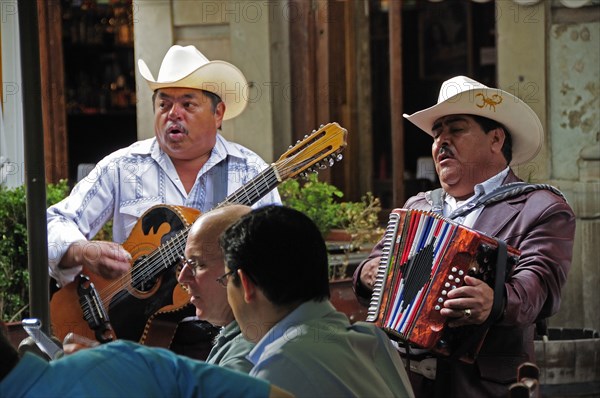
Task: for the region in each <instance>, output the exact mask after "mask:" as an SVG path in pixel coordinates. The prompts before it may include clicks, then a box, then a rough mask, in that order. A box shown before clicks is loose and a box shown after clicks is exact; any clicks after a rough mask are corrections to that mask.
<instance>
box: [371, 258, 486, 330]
mask: <svg viewBox="0 0 600 398" xmlns="http://www.w3.org/2000/svg"><path fill="white" fill-rule="evenodd" d="M365 265H366V264H365ZM493 302H494V291H493V290H492V288H491V287H489V286H488V284H487V283H485V282H483V281H482V280H479V279H477V278H473V277H471V276H466V277H465V284H464V286H461V287H458V288H456V289H454V290H450V291H449V292H448V296H447V299H446V301H445V302H444V308H442V310H441V311H440V313H441V314H442V315H443V316H446V317H448V318H449V322H448V326H450V327H457V326H463V325H471V324H481V323H483V322H484V321H485V320H486V319H487V317H488V316H489V315H490V311H491V310H492V304H493Z"/></svg>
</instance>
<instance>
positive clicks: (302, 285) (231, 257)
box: [221, 205, 329, 306]
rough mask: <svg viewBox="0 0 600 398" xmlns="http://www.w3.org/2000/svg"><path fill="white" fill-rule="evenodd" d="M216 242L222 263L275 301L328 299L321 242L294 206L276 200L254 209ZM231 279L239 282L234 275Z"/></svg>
mask: <svg viewBox="0 0 600 398" xmlns="http://www.w3.org/2000/svg"><path fill="white" fill-rule="evenodd" d="M221 247H222V248H223V252H224V255H225V262H226V264H227V267H228V268H229V269H230V270H237V269H242V270H243V271H244V272H245V273H246V274H247V275H248V277H249V278H250V279H251V280H252V281H253V282H254V283H255V284H256V285H257V286H258V287H259V288H260V289H261V290H262V291H263V293H264V295H265V296H266V297H267V299H268V300H269V301H271V302H272V303H273V304H275V305H280V306H285V305H289V304H294V303H301V302H305V301H309V300H323V299H326V298H329V276H328V275H329V273H328V263H327V249H326V246H325V241H324V240H323V237H322V236H321V234H320V232H319V229H318V228H317V226H316V225H315V224H314V223H313V221H312V220H311V219H310V218H308V217H307V216H306V215H304V214H303V213H301V212H299V211H297V210H294V209H291V208H289V207H285V206H277V205H270V206H265V207H261V208H259V209H256V210H253V211H252V212H250V213H249V214H247V215H245V216H244V217H242V218H241V219H240V220H239V221H238V222H236V223H235V224H234V225H232V226H231V227H230V228H228V229H227V230H226V231H225V232H224V234H223V236H222V237H221ZM232 283H236V284H239V283H240V280H239V278H238V276H237V275H235V276H234V277H233V279H232Z"/></svg>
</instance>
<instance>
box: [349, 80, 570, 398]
mask: <svg viewBox="0 0 600 398" xmlns="http://www.w3.org/2000/svg"><path fill="white" fill-rule="evenodd" d="M404 117H406V118H407V119H408V120H409V121H410V122H412V123H413V124H415V125H416V126H417V127H419V128H420V129H421V130H423V131H425V132H426V133H427V134H429V135H430V136H432V137H433V144H432V155H433V160H434V163H435V169H436V173H437V175H438V177H439V181H440V184H441V189H438V190H433V191H428V192H421V193H419V194H418V195H416V196H414V197H412V198H410V199H408V201H407V202H406V204H405V205H404V207H405V208H407V209H418V210H424V211H431V212H437V213H439V214H441V215H442V216H443V217H445V218H448V219H451V220H453V221H454V222H457V223H459V224H461V225H463V226H466V227H468V228H470V229H473V230H476V231H480V232H482V233H484V234H485V235H487V236H490V237H494V238H497V239H499V240H501V241H503V242H505V243H506V244H507V245H508V246H509V247H513V248H515V249H517V250H518V251H520V257H519V260H518V263H517V264H516V265H515V266H514V268H512V270H510V272H509V274H508V277H507V278H506V281H505V283H504V285H503V287H502V286H501V287H500V288H499V289H498V290H499V291H498V292H497V296H496V297H497V298H499V299H498V300H497V304H498V305H497V307H499V309H500V310H499V311H498V313H494V314H492V306H493V304H494V293H495V292H494V289H493V288H492V287H490V286H489V285H488V284H487V283H486V282H484V281H483V280H480V279H478V278H475V277H471V276H465V277H464V280H463V282H464V284H463V285H462V286H459V287H457V288H455V289H453V290H451V291H449V292H448V293H447V297H446V299H445V301H444V302H443V305H442V308H441V309H440V311H439V313H440V314H441V315H442V316H444V317H447V325H446V326H447V327H448V328H450V329H452V328H458V327H461V326H465V325H481V324H486V325H489V328H488V329H487V334H486V335H485V339H484V340H483V342H482V344H481V347H480V349H479V353H478V356H477V357H476V358H475V360H474V362H473V363H469V362H465V361H461V360H458V359H456V358H454V357H452V356H443V355H436V354H434V353H432V352H426V353H423V352H419V350H412V349H411V350H404V353H403V354H402V355H403V357H405V360H410V361H411V364H410V369H411V371H410V372H409V376H410V378H411V383H412V384H413V388H414V390H415V394H416V396H427V397H430V396H444V397H448V396H460V397H467V396H473V397H483V396H485V397H491V396H498V397H505V396H507V394H508V387H509V386H510V384H511V383H514V382H515V381H516V376H517V367H518V366H519V365H520V364H522V363H523V362H526V361H534V360H535V358H534V357H533V354H534V352H533V350H534V347H533V338H534V333H535V325H536V322H539V321H543V320H544V319H545V318H548V317H549V316H551V315H553V314H555V313H556V312H557V311H558V309H559V305H560V299H561V289H562V287H563V286H564V284H565V282H566V279H567V273H568V271H569V268H570V266H571V256H572V249H573V237H574V234H575V216H574V214H573V211H572V209H571V208H570V206H569V205H568V204H567V202H566V200H565V199H564V197H562V194H560V192H559V191H558V190H556V189H555V188H553V187H551V186H549V185H543V184H535V185H534V184H525V183H523V182H522V181H521V180H520V179H519V178H518V177H517V176H516V175H515V173H514V172H513V170H512V169H511V167H514V166H517V165H523V164H525V163H527V162H529V161H530V160H531V159H533V158H534V157H535V156H536V155H537V153H538V152H539V151H540V148H541V147H542V142H543V138H544V131H543V128H542V125H541V123H540V120H539V118H538V117H537V115H536V114H535V113H534V112H533V110H532V109H531V108H530V107H529V106H527V105H526V104H525V103H524V102H523V101H521V100H520V99H518V98H517V97H515V96H513V95H511V94H509V93H507V92H505V91H502V90H499V89H495V88H489V87H486V86H484V85H483V84H481V83H479V82H477V81H475V80H472V79H470V78H467V77H464V76H457V77H454V78H452V79H450V80H447V81H446V82H444V83H443V85H442V87H441V89H440V94H439V98H438V102H437V104H436V105H434V106H432V107H430V108H427V109H425V110H422V111H419V112H416V113H414V114H412V115H406V114H405V115H404ZM496 192H500V193H498V194H496ZM382 248H383V242H380V243H379V244H378V245H377V246H376V247H375V248H374V249H373V251H372V252H371V254H370V256H369V258H368V259H367V260H365V261H364V262H363V263H361V264H360V266H359V267H358V268H357V270H356V272H355V275H354V288H355V292H356V295H357V297H358V298H359V300H361V301H362V302H363V303H367V302H368V301H369V299H370V298H371V295H372V292H373V287H374V284H375V279H376V276H377V272H378V268H379V264H380V257H381V253H382V251H381V250H382ZM415 352H416V354H417V355H414V354H415ZM411 355H413V357H412V358H407V357H410V356H411ZM423 360H425V361H427V363H428V365H427V366H419V365H420V364H419V362H421V361H423Z"/></svg>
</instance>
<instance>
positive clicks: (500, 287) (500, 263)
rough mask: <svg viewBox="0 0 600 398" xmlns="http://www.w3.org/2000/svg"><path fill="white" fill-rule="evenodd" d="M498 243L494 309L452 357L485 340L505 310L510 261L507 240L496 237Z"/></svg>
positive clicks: (462, 353) (457, 356)
mask: <svg viewBox="0 0 600 398" xmlns="http://www.w3.org/2000/svg"><path fill="white" fill-rule="evenodd" d="M496 242H497V243H498V252H497V255H496V272H495V275H494V277H495V278H494V286H492V288H493V289H494V302H493V304H492V310H491V311H490V315H489V316H488V318H487V319H486V320H485V321H484V322H483V323H482V324H480V325H479V326H477V327H476V329H475V332H474V333H471V334H470V338H468V339H466V340H465V341H464V342H463V343H462V344H461V345H460V346H458V348H457V349H456V350H455V351H454V352H453V353H452V355H451V358H453V359H459V358H460V357H462V356H463V355H464V354H466V353H467V352H468V351H469V349H472V348H474V345H475V344H477V343H478V342H481V341H483V337H484V336H485V334H486V333H487V330H488V329H489V327H490V325H491V324H492V322H494V321H495V320H496V319H498V318H500V315H501V314H502V311H503V310H504V308H503V307H504V282H505V280H506V273H505V271H506V263H507V262H508V248H507V246H506V242H504V241H503V240H500V239H496Z"/></svg>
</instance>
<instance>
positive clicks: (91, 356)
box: [0, 340, 270, 398]
mask: <svg viewBox="0 0 600 398" xmlns="http://www.w3.org/2000/svg"><path fill="white" fill-rule="evenodd" d="M269 389H270V386H269V384H268V383H266V382H265V381H263V380H258V379H253V378H251V377H249V376H248V375H245V374H243V373H240V372H235V371H232V370H229V369H225V368H220V367H218V366H214V365H209V364H206V363H204V362H200V361H195V360H192V359H190V358H187V357H184V356H179V355H176V354H175V353H173V352H172V351H169V350H166V349H162V348H151V347H147V346H143V345H139V344H136V343H132V342H128V341H124V340H119V341H115V342H113V343H108V344H104V345H101V346H98V347H96V348H90V349H87V350H81V351H78V352H77V353H75V354H71V355H68V356H65V357H63V358H61V359H58V360H55V361H51V362H46V361H45V360H43V359H42V358H40V357H38V356H36V355H34V354H32V353H29V352H28V353H26V354H25V356H24V357H23V358H21V361H20V362H19V363H18V364H17V366H16V367H15V368H14V369H13V370H12V371H11V372H10V373H9V374H8V375H7V376H6V377H5V378H4V380H2V382H0V397H2V398H4V397H6V398H9V397H10V398H17V397H128V398H129V397H146V398H148V397H182V398H183V397H211V398H213V397H223V398H228V397H268V396H269Z"/></svg>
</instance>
